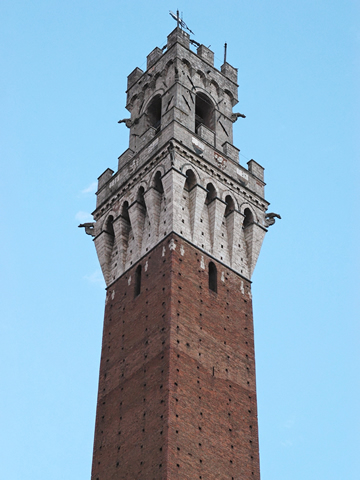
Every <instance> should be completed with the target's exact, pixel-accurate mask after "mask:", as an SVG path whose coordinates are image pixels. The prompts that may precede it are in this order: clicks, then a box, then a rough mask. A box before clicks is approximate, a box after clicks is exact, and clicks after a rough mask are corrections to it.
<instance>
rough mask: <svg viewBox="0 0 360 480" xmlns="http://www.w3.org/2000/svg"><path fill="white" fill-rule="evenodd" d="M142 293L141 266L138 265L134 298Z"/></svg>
mask: <svg viewBox="0 0 360 480" xmlns="http://www.w3.org/2000/svg"><path fill="white" fill-rule="evenodd" d="M140 292H141V265H138V267H137V269H136V270H135V289H134V297H137V296H138V295H140Z"/></svg>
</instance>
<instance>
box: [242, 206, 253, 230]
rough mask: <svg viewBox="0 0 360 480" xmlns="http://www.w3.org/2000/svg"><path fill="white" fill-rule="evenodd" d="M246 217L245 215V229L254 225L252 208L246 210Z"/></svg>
mask: <svg viewBox="0 0 360 480" xmlns="http://www.w3.org/2000/svg"><path fill="white" fill-rule="evenodd" d="M244 215H245V218H244V223H243V228H246V227H248V226H249V225H251V224H252V223H254V215H253V214H252V211H251V210H250V208H245V210H244Z"/></svg>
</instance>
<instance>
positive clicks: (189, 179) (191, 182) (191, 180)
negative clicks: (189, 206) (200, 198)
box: [184, 168, 197, 192]
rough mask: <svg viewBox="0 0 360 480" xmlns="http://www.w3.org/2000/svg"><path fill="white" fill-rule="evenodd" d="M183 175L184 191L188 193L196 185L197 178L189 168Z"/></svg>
mask: <svg viewBox="0 0 360 480" xmlns="http://www.w3.org/2000/svg"><path fill="white" fill-rule="evenodd" d="M185 175H186V180H185V186H184V188H185V190H187V191H188V192H189V191H190V190H192V189H193V188H194V187H195V185H196V184H197V178H196V175H195V173H194V171H193V170H192V169H190V168H188V169H187V170H186V172H185Z"/></svg>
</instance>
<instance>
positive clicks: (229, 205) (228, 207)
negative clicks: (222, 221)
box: [225, 195, 235, 217]
mask: <svg viewBox="0 0 360 480" xmlns="http://www.w3.org/2000/svg"><path fill="white" fill-rule="evenodd" d="M225 203H226V208H225V217H227V216H228V215H229V214H230V213H231V212H233V211H234V210H235V202H234V200H233V198H232V196H231V195H226V197H225Z"/></svg>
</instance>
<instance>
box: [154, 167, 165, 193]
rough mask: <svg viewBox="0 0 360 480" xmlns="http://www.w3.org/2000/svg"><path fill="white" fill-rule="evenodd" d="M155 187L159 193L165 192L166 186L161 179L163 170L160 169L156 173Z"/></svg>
mask: <svg viewBox="0 0 360 480" xmlns="http://www.w3.org/2000/svg"><path fill="white" fill-rule="evenodd" d="M153 187H154V188H155V190H157V191H158V192H159V193H161V194H163V193H164V187H163V184H162V181H161V172H160V171H158V172H156V173H155V177H154V180H153Z"/></svg>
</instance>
